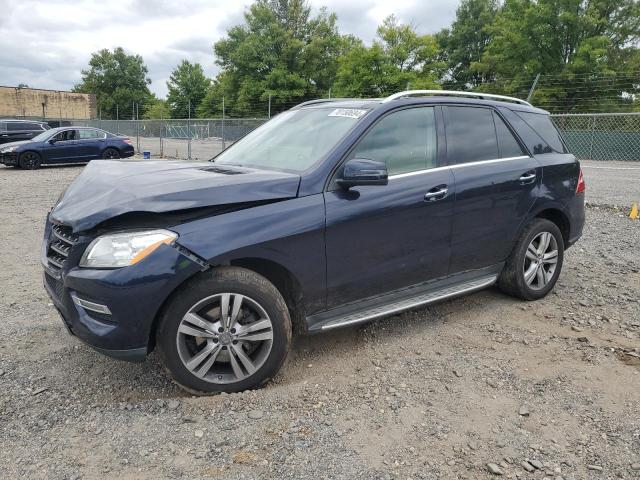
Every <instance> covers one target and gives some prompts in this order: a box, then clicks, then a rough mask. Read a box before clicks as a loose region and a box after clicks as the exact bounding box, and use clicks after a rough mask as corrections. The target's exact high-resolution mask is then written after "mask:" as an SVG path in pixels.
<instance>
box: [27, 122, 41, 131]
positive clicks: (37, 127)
mask: <svg viewBox="0 0 640 480" xmlns="http://www.w3.org/2000/svg"><path fill="white" fill-rule="evenodd" d="M25 129H26V130H35V131H37V132H41V131H43V130H44V128H42V125H41V124H40V123H26V124H25Z"/></svg>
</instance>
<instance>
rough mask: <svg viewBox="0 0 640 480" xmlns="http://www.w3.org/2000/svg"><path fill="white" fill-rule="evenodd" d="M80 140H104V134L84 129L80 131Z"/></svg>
mask: <svg viewBox="0 0 640 480" xmlns="http://www.w3.org/2000/svg"><path fill="white" fill-rule="evenodd" d="M78 138H79V139H80V140H91V139H96V138H104V134H103V133H102V132H98V131H97V130H87V129H82V130H78Z"/></svg>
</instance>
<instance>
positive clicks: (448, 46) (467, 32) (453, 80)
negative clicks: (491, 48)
mask: <svg viewBox="0 0 640 480" xmlns="http://www.w3.org/2000/svg"><path fill="white" fill-rule="evenodd" d="M498 10H499V9H498V3H497V0H462V2H461V3H460V6H459V7H458V9H457V10H456V19H455V20H454V22H453V24H452V25H451V28H445V29H443V30H441V31H440V32H439V33H438V34H437V35H436V38H437V40H438V43H439V45H440V48H441V51H442V58H443V60H444V61H445V62H446V64H447V74H446V77H445V80H444V84H445V87H446V88H449V89H473V88H475V87H477V86H478V85H481V84H483V83H487V82H491V81H493V79H494V75H493V72H492V71H491V70H490V69H488V68H487V69H485V70H484V71H479V70H477V69H474V68H472V65H473V64H475V63H477V62H480V61H482V56H483V54H484V51H485V49H486V48H487V46H488V45H489V43H490V41H491V34H490V33H489V31H488V27H490V26H491V25H492V23H493V21H494V19H495V16H496V14H497V13H498Z"/></svg>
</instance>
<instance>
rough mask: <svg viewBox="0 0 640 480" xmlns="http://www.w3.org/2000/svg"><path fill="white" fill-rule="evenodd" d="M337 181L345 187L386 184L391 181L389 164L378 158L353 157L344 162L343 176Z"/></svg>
mask: <svg viewBox="0 0 640 480" xmlns="http://www.w3.org/2000/svg"><path fill="white" fill-rule="evenodd" d="M336 183H337V184H338V185H339V186H341V187H342V188H345V189H348V188H351V187H356V186H359V185H386V184H387V183H389V174H388V173H387V165H386V164H385V163H384V162H378V161H376V160H367V159H366V158H353V159H351V160H348V161H347V163H345V164H344V169H343V170H342V177H341V178H338V179H337V180H336Z"/></svg>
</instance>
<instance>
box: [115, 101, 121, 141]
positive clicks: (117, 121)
mask: <svg viewBox="0 0 640 480" xmlns="http://www.w3.org/2000/svg"><path fill="white" fill-rule="evenodd" d="M116 134H118V135H120V112H119V111H118V104H117V103H116Z"/></svg>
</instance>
